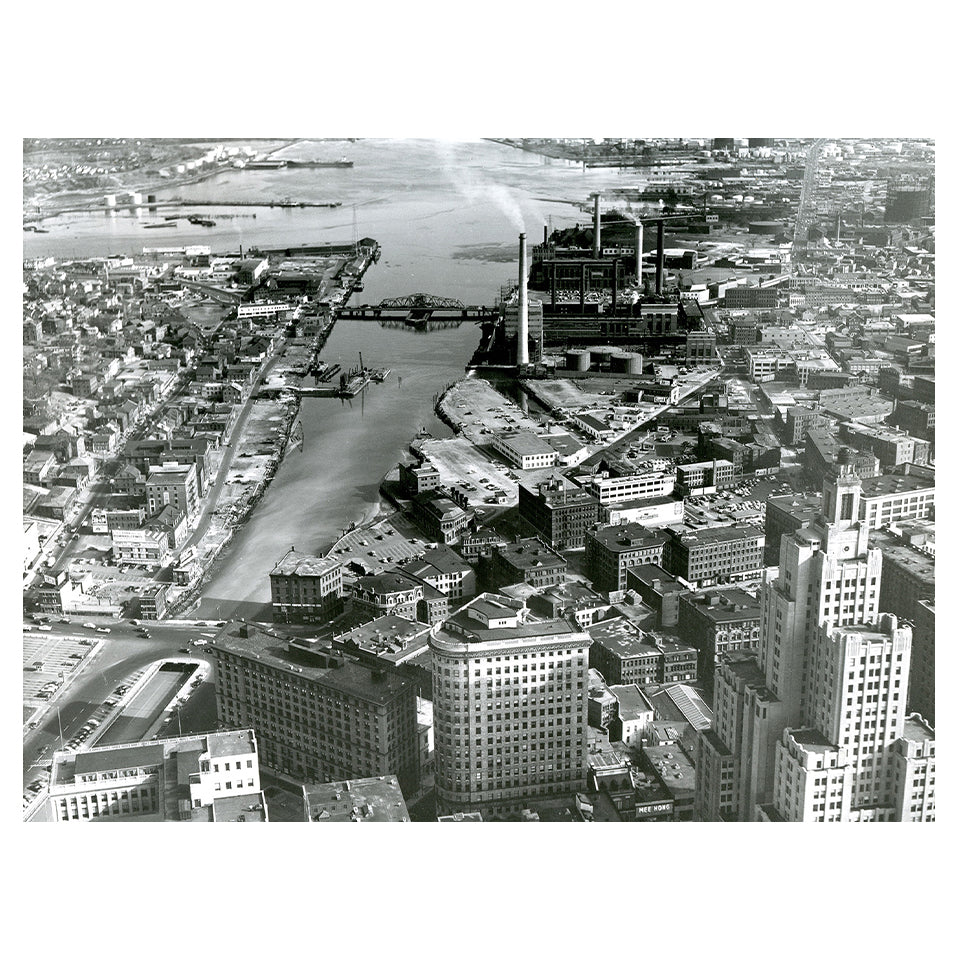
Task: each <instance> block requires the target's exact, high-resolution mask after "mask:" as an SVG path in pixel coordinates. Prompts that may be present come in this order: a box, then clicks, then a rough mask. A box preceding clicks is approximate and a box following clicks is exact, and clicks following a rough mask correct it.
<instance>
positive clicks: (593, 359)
mask: <svg viewBox="0 0 960 960" xmlns="http://www.w3.org/2000/svg"><path fill="white" fill-rule="evenodd" d="M620 352H621V351H620V350H619V349H618V348H617V347H591V348H590V363H591V364H594V365H597V366H599V365H600V364H601V363H607V362H608V361H609V359H610V357H611V355H612V354H614V353H620Z"/></svg>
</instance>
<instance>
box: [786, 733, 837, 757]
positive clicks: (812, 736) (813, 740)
mask: <svg viewBox="0 0 960 960" xmlns="http://www.w3.org/2000/svg"><path fill="white" fill-rule="evenodd" d="M789 733H790V736H791V737H793V739H794V740H796V741H797V743H798V744H799V745H800V746H801V747H803V748H804V749H805V750H812V751H814V752H817V753H822V752H824V751H826V750H839V749H840V748H839V747H838V746H837V745H836V744H834V743H831V742H830V741H829V740H828V739H827V738H826V737H825V736H824V735H823V734H822V733H821V732H820V731H819V730H790V731H789Z"/></svg>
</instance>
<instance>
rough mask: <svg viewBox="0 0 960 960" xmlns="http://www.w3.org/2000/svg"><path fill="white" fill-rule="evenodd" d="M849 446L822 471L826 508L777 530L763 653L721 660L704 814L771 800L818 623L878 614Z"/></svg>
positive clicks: (728, 814)
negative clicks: (789, 530)
mask: <svg viewBox="0 0 960 960" xmlns="http://www.w3.org/2000/svg"><path fill="white" fill-rule="evenodd" d="M851 453H852V452H848V451H846V450H844V451H841V454H840V456H839V458H838V469H837V472H836V474H835V475H833V476H828V477H827V478H826V479H825V481H824V486H823V506H822V512H821V515H820V516H819V517H817V518H816V519H815V520H814V521H813V522H811V523H810V524H808V525H806V526H803V527H801V528H800V529H798V530H796V531H795V532H794V533H793V534H788V535H786V536H784V537H783V538H782V540H781V543H780V566H779V570H778V571H777V572H776V574H772V575H770V576H768V577H767V579H766V581H765V583H764V586H763V592H762V597H761V612H760V616H761V619H760V625H761V629H760V650H759V655H758V657H757V660H756V661H753V660H752V659H751V658H744V657H737V658H734V659H732V660H729V661H728V662H726V663H723V664H721V665H720V667H719V669H718V670H717V673H716V680H715V700H714V712H715V718H714V728H713V730H712V731H711V734H712V735H702V736H701V739H700V751H699V754H700V767H699V768H698V777H697V780H698V797H697V815H698V816H699V818H700V819H703V820H753V819H755V818H756V816H757V815H758V814H757V808H758V805H759V804H765V803H769V802H770V801H771V799H772V795H773V779H774V765H775V759H776V752H777V743H778V742H779V741H780V740H781V736H782V734H783V731H784V730H785V729H787V728H800V727H802V726H803V719H804V708H805V705H806V703H807V701H808V699H809V697H810V683H811V679H812V676H811V673H810V667H811V663H812V652H813V646H814V641H815V640H816V638H817V637H818V635H819V631H820V629H821V625H826V626H827V627H839V626H846V625H850V624H863V623H871V622H873V621H875V620H876V618H877V613H878V609H877V607H878V602H877V601H878V597H879V595H880V567H881V555H880V551H879V550H872V549H870V548H869V546H868V542H867V538H868V529H867V525H866V524H864V523H861V522H860V520H859V519H858V517H859V510H860V503H859V501H860V478H859V477H858V476H857V474H856V473H855V470H854V462H853V458H852V456H851Z"/></svg>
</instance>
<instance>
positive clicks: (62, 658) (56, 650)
mask: <svg viewBox="0 0 960 960" xmlns="http://www.w3.org/2000/svg"><path fill="white" fill-rule="evenodd" d="M98 639H99V637H98V636H97V634H96V633H94V632H93V631H92V630H91V631H90V636H89V637H81V636H77V637H49V636H46V635H45V634H44V633H43V632H41V631H37V629H36V627H34V628H33V630H32V631H30V632H24V634H23V711H24V719H26V717H28V716H29V715H30V714H32V713H33V712H34V711H35V710H36V709H37V707H39V706H40V705H41V704H42V703H44V702H45V701H46V700H49V699H50V697H48V696H40V694H41V693H42V691H43V690H44V688H46V689H47V690H50V691H51V695H52V693H53V692H55V691H56V689H58V688H59V687H60V685H61V684H62V683H65V682H66V681H67V680H69V679H70V674H71V673H72V672H73V671H74V670H76V669H77V668H78V667H79V666H80V664H81V663H83V661H84V659H85V658H86V657H87V655H88V654H89V653H90V651H91V650H92V649H93V645H94V644H95V643H96V641H97V640H98ZM37 663H42V664H43V668H42V669H41V670H35V669H34V664H37Z"/></svg>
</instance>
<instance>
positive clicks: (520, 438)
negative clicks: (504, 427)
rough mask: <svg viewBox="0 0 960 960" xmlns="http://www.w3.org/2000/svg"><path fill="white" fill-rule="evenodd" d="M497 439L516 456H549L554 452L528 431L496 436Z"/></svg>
mask: <svg viewBox="0 0 960 960" xmlns="http://www.w3.org/2000/svg"><path fill="white" fill-rule="evenodd" d="M497 439H498V440H499V441H500V442H501V443H502V444H504V446H507V447H509V448H510V449H511V450H512V451H513V452H514V453H516V454H517V455H518V456H533V455H536V454H550V453H554V452H555V450H554V448H553V447H551V446H550V444H548V443H547V442H546V440H544V439H541V438H540V437H538V436H537V435H536V434H535V433H533V432H532V431H530V430H518V431H516V432H505V433H500V434H497Z"/></svg>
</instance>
